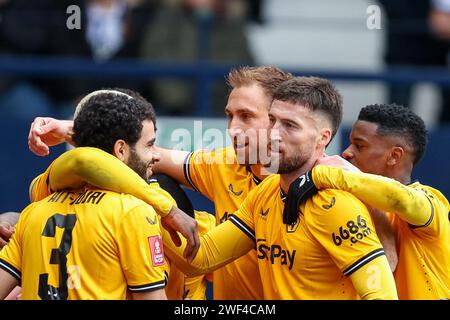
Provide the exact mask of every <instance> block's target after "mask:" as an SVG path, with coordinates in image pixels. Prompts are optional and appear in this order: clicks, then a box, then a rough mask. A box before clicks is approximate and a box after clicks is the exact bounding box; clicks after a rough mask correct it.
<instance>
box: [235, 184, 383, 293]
mask: <svg viewBox="0 0 450 320" xmlns="http://www.w3.org/2000/svg"><path fill="white" fill-rule="evenodd" d="M258 189H259V190H258V192H255V193H251V194H250V195H249V196H248V198H247V199H246V200H245V202H244V204H243V206H242V207H241V208H240V209H239V211H237V212H236V214H235V215H233V216H232V217H231V218H230V220H231V221H232V222H233V223H234V224H235V225H236V226H238V227H239V228H241V230H242V231H244V232H246V233H247V234H248V235H249V236H253V237H254V240H255V245H256V249H257V258H258V263H259V269H260V274H261V279H262V281H263V283H264V297H265V298H266V299H357V298H359V297H358V294H357V292H356V290H355V288H354V286H353V284H352V281H351V279H350V278H349V276H350V275H352V274H353V273H354V272H356V271H357V270H358V269H360V268H362V267H363V266H365V265H366V264H367V263H370V262H371V261H373V260H374V259H386V257H385V255H384V251H383V248H382V246H381V244H380V241H379V239H378V237H377V235H376V233H375V229H374V226H373V224H372V220H371V217H370V214H369V212H368V210H367V208H366V207H365V206H364V204H363V203H362V202H360V201H359V200H357V199H356V198H355V197H354V196H353V195H351V194H349V193H347V192H343V191H339V190H324V191H320V192H319V193H318V194H317V195H315V196H314V197H313V198H312V199H310V200H308V201H307V202H306V203H304V204H302V205H301V206H300V211H301V215H300V218H299V220H298V222H297V223H296V224H295V225H286V224H283V221H282V220H283V209H284V202H283V199H284V197H285V195H284V194H283V193H282V191H281V189H280V176H279V175H272V176H269V177H268V178H266V179H265V180H264V181H263V182H262V184H261V185H260V186H259V188H258ZM386 265H387V261H386ZM389 273H390V270H389Z"/></svg>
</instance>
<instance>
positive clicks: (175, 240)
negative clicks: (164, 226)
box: [169, 230, 181, 247]
mask: <svg viewBox="0 0 450 320" xmlns="http://www.w3.org/2000/svg"><path fill="white" fill-rule="evenodd" d="M169 233H170V237H171V238H172V241H173V243H174V244H175V245H176V246H177V247H179V246H181V239H180V236H179V235H178V233H177V232H176V231H175V230H169Z"/></svg>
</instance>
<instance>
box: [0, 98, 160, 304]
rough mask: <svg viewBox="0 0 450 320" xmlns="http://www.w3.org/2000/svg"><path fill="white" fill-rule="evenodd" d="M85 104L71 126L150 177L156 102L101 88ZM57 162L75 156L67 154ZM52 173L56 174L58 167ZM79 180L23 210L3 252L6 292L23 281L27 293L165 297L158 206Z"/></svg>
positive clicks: (79, 138)
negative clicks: (77, 183)
mask: <svg viewBox="0 0 450 320" xmlns="http://www.w3.org/2000/svg"><path fill="white" fill-rule="evenodd" d="M80 106H81V107H80V108H79V110H78V113H77V116H76V118H75V123H74V128H73V129H74V134H73V139H74V141H76V143H77V145H79V146H80V147H85V148H91V149H92V147H97V148H101V149H102V150H103V152H105V151H106V152H108V153H110V154H111V156H115V157H117V158H118V159H120V160H121V161H122V162H124V163H125V164H127V165H128V166H129V167H130V168H131V169H133V170H134V171H135V172H136V173H138V174H139V175H140V176H141V177H142V178H144V179H146V178H148V177H149V176H150V175H151V173H152V171H151V168H152V166H153V164H154V163H155V162H157V161H158V160H159V155H158V153H157V152H156V151H155V147H154V143H155V139H156V135H155V113H154V110H153V107H152V105H151V104H150V103H148V102H145V101H143V100H140V99H137V98H134V97H133V96H131V95H128V94H126V93H124V92H121V91H117V90H100V91H96V92H93V93H91V94H90V95H88V96H87V97H86V98H85V99H83V100H82V101H81V103H80ZM56 161H67V162H69V161H71V160H70V157H64V155H62V156H61V157H60V158H58V159H57V160H55V162H56ZM55 162H54V163H53V164H52V165H54V164H55ZM92 165H94V166H95V165H96V164H92ZM96 170H101V166H98V167H97V168H96ZM47 177H48V179H49V180H52V179H54V175H53V174H52V172H50V174H48V175H47ZM48 179H45V180H48ZM41 180H42V179H41ZM73 187H74V188H73V189H67V188H66V189H63V190H58V191H56V192H54V193H52V194H50V195H49V196H48V197H46V198H45V199H43V200H42V201H37V202H34V203H32V204H31V205H29V206H28V207H27V208H25V209H24V211H23V212H22V213H21V215H20V218H19V221H18V223H17V225H16V231H15V233H14V234H13V236H12V238H11V240H10V242H9V244H8V245H7V246H5V247H4V248H3V249H2V251H1V252H0V298H4V297H5V296H6V295H7V294H8V293H9V292H10V291H11V289H12V288H13V287H14V286H15V285H17V284H19V283H21V285H22V290H23V291H22V292H23V293H22V298H23V299H42V300H67V299H126V298H129V297H131V298H133V299H166V294H165V291H164V288H165V275H164V268H165V260H164V251H163V245H162V243H163V242H162V238H161V224H160V222H159V220H158V218H157V215H156V212H155V210H154V209H153V208H152V207H151V206H149V205H148V204H146V203H145V202H144V201H142V200H139V199H137V198H135V197H134V196H132V195H127V194H121V193H116V192H112V191H107V190H104V189H99V188H97V187H93V186H91V185H85V184H84V185H74V186H73ZM61 231H62V232H61ZM24 257H26V258H24Z"/></svg>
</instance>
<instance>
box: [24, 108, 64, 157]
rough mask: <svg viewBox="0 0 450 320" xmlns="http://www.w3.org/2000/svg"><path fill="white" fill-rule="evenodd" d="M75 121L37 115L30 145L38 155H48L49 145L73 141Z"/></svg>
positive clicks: (30, 136)
mask: <svg viewBox="0 0 450 320" xmlns="http://www.w3.org/2000/svg"><path fill="white" fill-rule="evenodd" d="M72 129H73V121H70V120H57V119H54V118H42V117H37V118H35V119H34V121H33V122H32V123H31V128H30V133H29V134H28V147H29V148H30V150H31V152H33V153H34V154H36V155H38V156H47V155H48V154H49V153H50V149H49V147H51V146H55V145H58V144H61V143H63V142H68V143H70V144H73V142H72V134H73V131H72Z"/></svg>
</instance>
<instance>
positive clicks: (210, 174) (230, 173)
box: [185, 147, 263, 300]
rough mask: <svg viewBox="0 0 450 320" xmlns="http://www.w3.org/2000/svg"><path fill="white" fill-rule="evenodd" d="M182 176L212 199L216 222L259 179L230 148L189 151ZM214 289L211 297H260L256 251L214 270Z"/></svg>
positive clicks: (240, 201)
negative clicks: (240, 161)
mask: <svg viewBox="0 0 450 320" xmlns="http://www.w3.org/2000/svg"><path fill="white" fill-rule="evenodd" d="M185 176H186V179H187V180H188V181H189V182H190V184H191V186H192V188H193V189H194V190H196V191H197V192H199V193H201V194H203V195H204V196H206V197H207V198H208V199H210V200H211V201H212V202H214V207H215V213H216V222H217V224H220V223H223V222H224V221H226V220H227V219H228V217H229V216H230V215H231V214H233V212H234V211H236V210H237V209H239V207H240V205H241V204H242V202H243V201H244V199H245V197H246V196H247V195H248V193H249V192H250V190H252V189H253V188H255V187H256V186H257V185H258V184H259V183H260V182H261V181H260V180H259V179H258V178H257V177H256V176H254V175H253V174H252V172H251V170H250V168H249V167H246V166H243V165H240V164H238V163H237V160H236V155H235V152H234V150H233V148H232V147H229V148H224V149H218V150H215V151H211V152H208V151H203V150H200V151H195V152H193V153H190V154H189V155H188V157H187V158H186V161H185ZM213 290H214V299H220V300H248V299H251V300H253V299H256V300H260V299H262V298H263V292H262V285H261V280H260V278H259V275H258V266H257V259H256V251H254V250H253V251H251V252H249V253H248V254H247V255H245V256H243V257H241V258H239V259H238V260H236V261H234V262H232V263H230V264H228V265H226V266H224V267H223V268H221V269H219V270H217V271H215V272H214V285H213Z"/></svg>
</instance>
